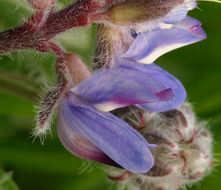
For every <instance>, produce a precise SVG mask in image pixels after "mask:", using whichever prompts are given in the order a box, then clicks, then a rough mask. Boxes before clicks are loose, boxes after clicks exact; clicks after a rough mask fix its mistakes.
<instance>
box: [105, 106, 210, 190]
mask: <svg viewBox="0 0 221 190" xmlns="http://www.w3.org/2000/svg"><path fill="white" fill-rule="evenodd" d="M115 114H116V115H118V116H119V117H121V118H122V119H124V120H126V121H127V122H128V123H130V124H131V125H132V126H133V127H134V128H135V129H137V130H139V132H140V133H141V134H142V135H143V136H144V137H145V139H146V140H148V142H150V143H154V144H156V145H157V147H156V148H155V149H151V152H152V154H153V156H154V159H155V163H154V166H153V168H152V169H151V170H149V171H148V172H147V173H145V174H133V173H131V174H130V175H128V174H126V173H125V172H124V171H122V170H120V169H119V170H118V171H117V170H115V171H114V170H112V171H110V173H109V175H110V176H109V177H110V179H112V180H117V181H121V180H123V181H122V183H123V184H124V185H126V186H128V187H129V189H135V190H147V189H148V190H159V189H160V190H175V189H179V188H180V187H183V186H184V185H190V184H192V183H194V182H197V181H199V180H201V179H202V178H203V177H204V176H205V175H207V174H208V173H209V172H210V171H211V169H212V162H213V155H212V141H213V139H212V136H211V134H210V132H209V131H208V130H207V129H206V128H205V126H206V123H205V122H199V121H197V119H196V117H195V115H194V113H193V111H192V108H191V105H190V104H189V103H184V104H183V105H182V106H181V107H179V108H178V109H174V110H171V111H168V112H160V113H153V112H152V113H151V112H147V111H144V110H141V109H138V108H135V107H130V108H124V109H122V110H118V111H116V112H115ZM111 172H112V174H111ZM113 172H114V175H115V176H113ZM125 176H126V177H125ZM124 180H125V181H124Z"/></svg>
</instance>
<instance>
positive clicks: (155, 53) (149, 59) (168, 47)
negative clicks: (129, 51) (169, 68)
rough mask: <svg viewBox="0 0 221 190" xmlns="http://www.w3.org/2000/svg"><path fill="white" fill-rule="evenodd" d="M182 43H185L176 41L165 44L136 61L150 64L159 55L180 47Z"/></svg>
mask: <svg viewBox="0 0 221 190" xmlns="http://www.w3.org/2000/svg"><path fill="white" fill-rule="evenodd" d="M184 45H186V44H185V43H180V44H177V43H176V44H172V45H166V47H158V48H157V49H155V50H154V51H153V52H152V53H150V54H149V55H148V56H147V57H144V58H143V59H140V60H138V61H137V62H138V63H144V64H151V63H153V62H154V61H155V60H156V59H157V58H158V57H160V56H161V55H163V54H165V53H167V52H169V51H171V50H174V49H177V48H180V47H182V46H184Z"/></svg>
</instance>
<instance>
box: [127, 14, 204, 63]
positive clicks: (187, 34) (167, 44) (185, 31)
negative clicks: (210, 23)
mask: <svg viewBox="0 0 221 190" xmlns="http://www.w3.org/2000/svg"><path fill="white" fill-rule="evenodd" d="M205 38H206V33H205V32H204V30H203V29H202V28H201V23H200V22H199V21H198V20H196V19H194V18H192V17H189V16H187V17H186V18H185V19H184V20H182V21H181V22H180V23H179V24H177V25H174V26H173V27H172V28H170V29H164V30H157V31H153V32H143V33H140V34H138V36H137V37H136V38H135V40H134V41H133V43H132V44H131V46H130V48H129V49H128V51H127V52H126V53H125V54H124V55H123V57H124V58H128V59H132V60H136V61H137V62H139V63H146V64H148V63H152V62H154V61H155V60H156V59H157V58H158V57H160V56H161V55H163V54H165V53H167V52H169V51H172V50H174V49H177V48H180V47H183V46H186V45H188V44H192V43H195V42H198V41H201V40H203V39H205Z"/></svg>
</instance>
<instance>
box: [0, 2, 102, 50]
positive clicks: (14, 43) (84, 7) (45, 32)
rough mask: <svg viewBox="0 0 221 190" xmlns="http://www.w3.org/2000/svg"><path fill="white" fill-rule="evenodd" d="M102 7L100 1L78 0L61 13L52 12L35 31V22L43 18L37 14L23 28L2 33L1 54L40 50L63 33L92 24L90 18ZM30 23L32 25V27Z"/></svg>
mask: <svg viewBox="0 0 221 190" xmlns="http://www.w3.org/2000/svg"><path fill="white" fill-rule="evenodd" d="M101 6H103V3H102V4H101V3H100V1H95V0H78V1H77V2H76V3H72V4H71V5H69V6H68V7H66V8H64V9H63V10H61V11H58V12H51V13H50V14H49V15H48V17H47V19H46V20H45V21H44V23H41V25H40V26H39V25H37V26H36V27H38V28H37V30H35V29H33V20H35V21H36V19H37V20H38V19H39V17H41V15H37V14H39V12H37V13H36V14H35V15H33V16H32V17H31V18H30V19H29V21H28V22H27V23H25V24H24V25H23V26H20V27H17V28H13V29H10V30H8V31H3V32H0V54H1V53H5V52H8V51H13V50H20V49H25V48H35V49H38V47H39V44H40V45H42V44H44V43H45V42H47V41H49V40H50V39H51V38H53V37H55V36H56V35H57V34H59V33H61V32H64V31H66V30H68V29H70V28H73V27H77V26H85V25H88V24H90V23H89V21H88V17H89V16H90V15H91V14H93V13H94V12H95V11H96V10H99V9H100V8H101ZM31 21H32V22H31ZM30 23H32V25H31V26H30ZM48 50H49V49H48ZM48 50H47V49H45V50H44V51H48Z"/></svg>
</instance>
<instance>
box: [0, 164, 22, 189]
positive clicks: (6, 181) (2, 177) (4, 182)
mask: <svg viewBox="0 0 221 190" xmlns="http://www.w3.org/2000/svg"><path fill="white" fill-rule="evenodd" d="M12 174H13V173H12V172H8V173H5V172H4V171H3V169H2V168H0V189H1V190H19V188H18V186H17V185H16V184H15V183H14V181H13V180H12V179H11V178H12Z"/></svg>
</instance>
